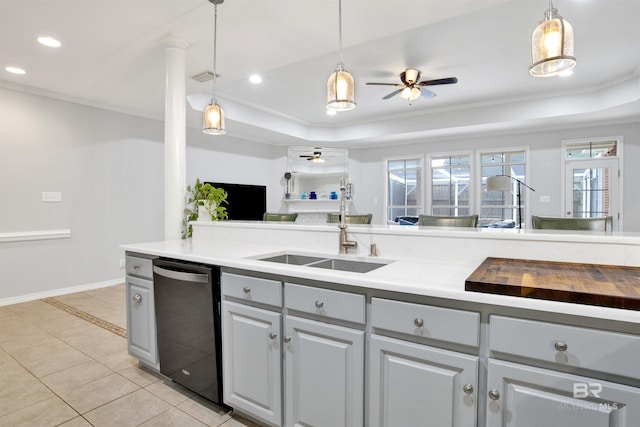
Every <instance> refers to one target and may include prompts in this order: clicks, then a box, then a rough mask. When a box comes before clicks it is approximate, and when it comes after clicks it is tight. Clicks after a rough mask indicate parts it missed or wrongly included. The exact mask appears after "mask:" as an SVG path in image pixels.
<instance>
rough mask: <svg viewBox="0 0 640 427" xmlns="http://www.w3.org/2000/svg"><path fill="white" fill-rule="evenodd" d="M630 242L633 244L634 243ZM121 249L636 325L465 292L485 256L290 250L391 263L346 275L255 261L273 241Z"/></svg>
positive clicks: (596, 312) (609, 314)
mask: <svg viewBox="0 0 640 427" xmlns="http://www.w3.org/2000/svg"><path fill="white" fill-rule="evenodd" d="M247 226H249V224H244V225H243V228H245V229H246V227H247ZM222 227H224V226H222ZM235 227H238V225H237V224H236V225H235ZM262 227H264V226H262ZM281 227H283V226H282V225H281V226H280V229H282V228H281ZM284 227H286V226H284ZM312 227H313V228H312V231H317V228H315V227H314V226H312ZM250 228H253V227H250ZM270 228H272V229H274V228H275V229H278V228H279V227H278V226H275V225H271V226H270ZM323 228H327V227H323ZM296 229H299V230H300V229H304V227H301V228H299V227H298V226H296ZM330 230H331V231H332V232H335V231H334V230H333V227H332V228H330ZM361 230H364V229H361ZM349 232H350V233H356V234H357V233H358V228H357V227H351V226H350V227H349ZM395 232H397V230H393V229H390V228H388V227H385V228H378V229H373V230H372V229H368V234H371V233H373V234H375V233H395ZM454 233H457V234H456V235H455V237H462V235H460V234H459V233H460V232H459V231H455V232H454ZM467 233H473V231H469V232H467ZM478 233H480V234H484V235H486V234H487V233H490V234H492V235H493V236H496V235H500V236H505V237H506V236H507V235H509V233H508V232H507V233H504V232H500V231H498V232H494V231H493V230H492V231H490V232H478ZM521 233H522V232H521ZM550 236H551V237H550ZM572 236H573V237H572V238H573V239H575V240H578V241H580V240H586V241H587V242H585V243H588V241H589V240H591V237H589V236H584V235H577V236H576V235H572ZM528 237H532V238H533V239H544V240H547V241H548V240H549V239H551V240H554V238H553V234H551V235H549V234H545V235H542V234H539V233H535V232H530V233H529V236H528ZM563 238H564V239H565V240H566V239H567V235H566V234H565V235H563ZM620 238H622V237H615V236H611V237H610V239H611V240H616V239H620ZM629 238H630V239H632V240H635V239H637V237H634V236H631V237H629V236H627V237H625V238H624V240H626V241H627V242H629V240H627V239H629ZM262 241H270V240H262ZM632 243H633V244H637V243H636V242H632ZM122 248H124V249H125V250H127V251H131V252H137V253H143V254H148V255H155V256H163V257H170V258H176V259H182V260H187V261H195V262H202V263H207V264H212V265H218V266H222V267H230V268H237V269H244V270H251V271H258V272H263V273H269V274H275V275H282V276H288V277H297V278H302V279H310V280H317V281H324V282H331V283H337V284H344V285H351V286H358V287H363V288H370V289H377V290H385V291H393V292H401V293H407V294H414V295H421V296H431V297H437V298H445V299H451V300H457V301H465V302H471V303H480V304H489V305H497V306H505V307H514V308H522V309H528V310H540V311H545V312H552V313H562V314H568V315H576V316H584V317H590V318H596V319H607V320H614V321H623V322H630V323H638V324H640V312H638V311H633V310H624V309H615V308H606V307H598V306H591V305H584V304H572V303H564V302H555V301H547V300H539V299H532V298H519V297H510V296H502V295H494V294H487V293H480V292H469V291H465V289H464V287H465V280H466V278H467V277H468V276H469V275H470V274H471V273H472V272H473V271H474V270H475V269H476V268H477V267H478V265H480V263H481V262H482V261H483V260H484V259H485V258H486V256H491V255H490V254H489V255H487V254H477V255H474V254H472V255H469V254H466V256H464V257H450V258H449V259H429V258H419V257H415V258H413V257H402V258H395V259H394V258H393V257H387V256H381V257H380V258H379V259H377V258H373V257H366V256H358V255H342V256H339V255H337V254H336V252H337V251H335V252H333V253H332V252H330V251H322V252H315V251H310V250H306V249H305V250H303V251H300V250H297V249H294V250H291V252H295V253H308V254H311V255H320V256H325V257H332V258H340V257H345V258H346V259H364V260H368V261H372V262H376V261H387V260H393V262H391V263H389V264H387V265H385V266H383V267H380V268H378V269H376V270H373V271H370V272H367V273H351V272H343V271H335V270H326V269H320V268H313V267H308V266H295V265H287V264H281V263H276V262H268V261H260V260H257V259H255V258H257V257H260V256H262V255H270V254H277V253H282V252H285V251H287V250H288V249H289V248H291V246H290V245H286V247H285V246H284V245H282V242H278V245H274V244H267V243H264V244H263V243H247V242H246V241H245V242H240V243H234V242H233V241H229V239H227V240H225V241H224V244H221V243H220V242H216V241H212V240H206V239H202V238H200V239H193V240H175V241H160V242H150V243H139V244H126V245H122Z"/></svg>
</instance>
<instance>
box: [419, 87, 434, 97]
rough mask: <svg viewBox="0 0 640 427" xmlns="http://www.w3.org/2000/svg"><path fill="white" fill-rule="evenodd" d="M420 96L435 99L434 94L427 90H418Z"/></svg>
mask: <svg viewBox="0 0 640 427" xmlns="http://www.w3.org/2000/svg"><path fill="white" fill-rule="evenodd" d="M420 94H421V95H422V96H424V97H425V98H435V97H436V94H435V93H434V92H431V91H430V90H429V89H425V88H422V89H420Z"/></svg>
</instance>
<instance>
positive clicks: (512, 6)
mask: <svg viewBox="0 0 640 427" xmlns="http://www.w3.org/2000/svg"><path fill="white" fill-rule="evenodd" d="M554 4H555V6H556V7H557V8H558V11H559V13H560V15H562V16H563V17H564V18H565V19H566V20H567V21H569V22H570V23H571V24H572V25H573V28H574V31H575V35H576V36H575V38H576V41H575V43H576V48H575V54H576V57H577V60H578V65H577V67H576V69H575V73H574V74H573V75H572V76H570V77H566V78H560V77H554V78H533V77H531V76H529V74H528V66H529V40H530V36H531V31H532V30H533V28H534V27H535V25H536V23H537V21H539V20H540V19H542V17H543V13H544V11H545V10H546V8H547V7H548V2H547V1H546V0H438V1H436V0H386V1H377V0H343V6H342V7H343V43H344V52H343V60H344V64H345V68H346V69H347V70H349V71H350V72H351V74H352V75H353V76H354V78H355V79H356V102H357V104H358V105H357V107H356V109H355V110H353V111H348V112H342V113H338V114H337V115H335V116H328V115H327V114H326V110H325V105H324V104H325V91H326V81H327V78H328V77H329V74H330V73H331V72H332V71H333V69H334V68H335V66H336V64H337V62H338V19H337V12H338V1H337V0H271V1H265V0H226V1H225V2H224V3H223V4H222V5H221V6H219V9H218V12H219V15H218V24H219V26H218V73H219V74H220V75H221V77H220V78H219V79H218V101H219V102H220V104H221V105H222V106H223V107H224V108H225V111H226V113H227V131H228V133H227V135H231V136H237V137H240V138H246V139H252V140H257V141H261V142H265V143H270V144H283V145H284V144H286V145H291V144H301V143H302V144H306V145H308V144H313V145H320V144H322V145H333V146H347V147H363V146H372V145H378V144H383V143H388V142H394V141H395V142H400V141H412V140H429V139H433V138H446V137H452V136H460V135H463V134H467V133H473V134H479V133H491V132H503V131H514V130H525V129H532V128H537V129H540V128H553V127H560V126H565V125H571V126H582V125H587V124H595V123H616V122H629V121H640V1H638V0H556V1H555V2H554ZM168 34H172V35H173V36H175V37H177V38H179V39H182V40H184V41H186V42H187V43H188V44H189V48H188V49H187V51H186V62H187V64H186V66H187V72H186V74H187V81H186V91H187V94H194V95H195V96H194V97H193V98H192V99H196V100H197V99H198V95H197V94H202V93H203V92H209V93H210V92H211V91H212V84H211V82H207V83H198V82H196V81H193V80H191V79H189V78H188V77H189V76H192V75H195V74H198V73H200V72H202V71H206V70H211V69H212V62H213V37H212V35H213V6H212V5H211V4H210V3H209V2H208V1H207V0H172V1H169V0H153V1H152V0H126V1H125V0H94V1H86V0H21V1H16V0H0V61H1V65H2V70H1V71H0V73H2V74H0V76H1V80H0V83H1V84H2V85H3V86H5V87H13V88H18V89H23V90H28V91H32V92H35V93H41V94H44V95H49V96H54V97H59V98H62V99H68V100H72V101H75V102H79V103H84V104H88V105H94V106H98V107H102V108H107V109H113V110H116V111H122V112H126V113H131V114H135V115H139V116H143V117H149V118H153V119H157V120H163V116H164V80H165V52H164V44H163V40H164V39H165V38H166V36H167V35H168ZM39 35H50V36H53V37H55V38H57V39H59V40H60V41H62V43H63V46H62V47H61V48H59V49H51V48H46V47H44V46H41V45H39V44H38V43H37V42H36V38H37V36H39ZM9 65H14V66H19V67H22V68H24V69H26V70H27V74H25V75H23V76H16V75H12V74H9V73H7V72H6V71H4V67H6V66H9ZM406 67H413V68H418V69H420V70H421V71H422V77H423V79H432V78H442V77H451V76H455V77H457V78H458V81H459V82H458V83H457V84H455V85H447V86H435V87H433V88H431V89H432V90H433V91H434V92H436V93H437V95H438V96H437V97H435V98H433V99H426V98H421V99H418V100H416V101H414V102H413V103H412V104H411V105H409V103H408V102H407V101H405V100H403V99H401V98H400V97H394V98H392V99H389V100H382V99H381V98H382V97H383V96H384V95H386V94H388V93H389V92H390V91H391V89H392V88H390V87H379V86H378V87H376V86H366V85H365V83H366V82H369V81H374V82H384V81H389V82H396V81H398V73H400V72H401V71H402V70H403V69H404V68H406ZM254 73H258V74H260V75H262V78H263V82H262V83H261V84H259V85H255V84H252V83H250V82H249V81H248V77H249V76H250V75H251V74H254ZM206 98H207V97H204V101H202V99H201V101H200V103H202V102H206V101H207V99H206ZM197 103H198V102H196V104H197ZM200 121H201V115H200V113H199V112H198V111H195V110H193V109H191V108H189V107H187V125H188V126H190V127H194V128H199V127H200V126H201V124H200ZM225 137H227V136H222V137H212V138H225Z"/></svg>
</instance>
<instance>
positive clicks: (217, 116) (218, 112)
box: [202, 101, 226, 135]
mask: <svg viewBox="0 0 640 427" xmlns="http://www.w3.org/2000/svg"><path fill="white" fill-rule="evenodd" d="M202 122H203V123H202V132H204V133H206V134H208V135H222V134H224V133H226V130H225V122H224V111H223V110H222V108H221V107H220V106H219V105H218V104H217V103H216V102H214V101H212V102H211V104H209V105H207V108H205V109H204V114H203V115H202Z"/></svg>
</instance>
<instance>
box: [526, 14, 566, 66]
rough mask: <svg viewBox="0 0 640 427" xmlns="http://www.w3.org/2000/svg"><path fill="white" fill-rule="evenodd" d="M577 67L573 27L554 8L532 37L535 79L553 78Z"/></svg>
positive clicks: (532, 63)
mask: <svg viewBox="0 0 640 427" xmlns="http://www.w3.org/2000/svg"><path fill="white" fill-rule="evenodd" d="M575 66H576V58H575V57H574V53H573V27H571V24H569V23H568V22H567V21H565V20H564V19H562V17H561V16H559V15H558V14H557V10H556V9H555V8H553V7H552V6H551V7H550V8H549V10H547V12H546V13H545V20H544V21H542V22H540V23H539V24H538V26H537V27H536V28H535V30H533V34H532V35H531V67H530V68H529V74H531V75H532V76H534V77H551V76H556V75H558V74H560V73H562V72H566V71H569V70H572V69H573V68H574V67H575Z"/></svg>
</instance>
